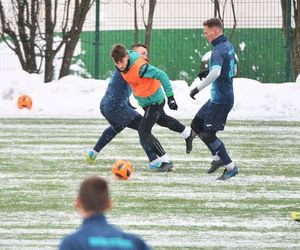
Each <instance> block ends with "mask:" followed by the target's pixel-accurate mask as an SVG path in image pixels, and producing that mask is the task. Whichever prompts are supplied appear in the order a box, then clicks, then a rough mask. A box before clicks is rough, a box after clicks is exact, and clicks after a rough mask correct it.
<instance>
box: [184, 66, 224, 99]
mask: <svg viewBox="0 0 300 250" xmlns="http://www.w3.org/2000/svg"><path fill="white" fill-rule="evenodd" d="M220 74H221V66H219V65H215V66H213V67H212V69H211V71H209V73H208V75H207V77H206V78H205V80H204V81H202V82H200V84H198V85H197V86H196V88H194V89H192V90H191V92H190V96H191V97H192V98H193V99H195V95H196V94H198V93H199V92H200V91H201V90H202V89H204V88H205V87H207V86H208V85H210V84H212V83H213V82H214V81H215V80H216V79H217V78H218V77H219V76H220Z"/></svg>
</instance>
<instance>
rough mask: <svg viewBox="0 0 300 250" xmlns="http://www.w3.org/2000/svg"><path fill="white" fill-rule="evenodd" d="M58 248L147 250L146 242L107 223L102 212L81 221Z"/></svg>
mask: <svg viewBox="0 0 300 250" xmlns="http://www.w3.org/2000/svg"><path fill="white" fill-rule="evenodd" d="M59 249H60V250H100V249H101V250H149V249H150V248H149V247H148V246H147V245H146V243H145V242H144V241H143V240H141V239H140V238H138V237H137V236H135V235H133V234H128V233H125V232H123V231H121V230H120V229H118V228H116V227H114V226H112V225H110V224H108V223H107V221H106V218H105V216H104V215H102V214H97V215H94V216H92V217H90V218H87V219H85V220H84V221H83V223H82V225H81V227H80V228H79V229H78V230H77V231H76V232H74V233H72V234H70V235H68V236H66V237H65V238H64V239H63V240H62V242H61V244H60V247H59Z"/></svg>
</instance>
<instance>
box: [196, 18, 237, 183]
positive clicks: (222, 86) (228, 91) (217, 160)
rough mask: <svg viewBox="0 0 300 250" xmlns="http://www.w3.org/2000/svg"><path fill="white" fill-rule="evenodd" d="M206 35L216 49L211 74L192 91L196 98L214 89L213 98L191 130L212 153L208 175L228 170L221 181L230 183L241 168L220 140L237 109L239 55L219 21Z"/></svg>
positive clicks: (214, 20) (213, 21)
mask: <svg viewBox="0 0 300 250" xmlns="http://www.w3.org/2000/svg"><path fill="white" fill-rule="evenodd" d="M203 26H204V35H205V37H206V38H207V40H208V41H209V42H211V44H212V45H213V50H212V54H211V57H210V60H209V74H208V75H207V77H206V79H205V80H204V81H202V82H201V83H200V84H199V85H198V86H197V87H196V88H194V89H192V90H191V93H190V96H191V97H192V98H193V99H195V98H194V96H195V95H196V94H197V93H198V92H199V91H200V90H202V89H203V88H205V87H206V86H208V85H209V84H212V85H211V98H210V100H208V101H207V102H206V103H205V104H204V105H203V106H202V107H201V108H200V110H199V111H198V113H197V114H196V116H195V117H194V119H193V121H192V123H191V127H192V129H193V130H194V131H195V132H196V134H197V135H198V136H199V137H200V139H201V140H202V141H203V142H204V143H205V144H206V146H207V147H208V148H209V149H210V151H211V153H212V156H213V161H212V166H211V168H210V169H209V170H208V173H212V172H214V171H216V170H217V169H218V168H219V167H220V166H224V167H225V169H224V172H223V174H222V175H221V176H220V177H219V178H218V179H219V180H226V179H229V178H231V177H233V176H235V175H237V174H238V168H237V167H236V166H235V165H234V163H233V162H232V160H231V158H230V156H229V155H228V153H227V151H226V149H225V145H224V143H223V142H222V141H221V140H220V139H219V138H218V137H217V136H216V133H217V132H218V131H222V130H224V127H225V123H226V120H227V116H228V113H229V112H230V110H231V109H232V107H233V103H234V94H233V85H232V83H233V81H232V78H233V77H234V76H235V74H236V63H235V58H234V57H235V52H234V48H233V46H232V44H231V43H230V42H229V41H228V40H227V38H226V37H225V36H224V35H223V23H222V22H221V20H220V19H218V18H212V19H209V20H207V21H205V22H204V23H203Z"/></svg>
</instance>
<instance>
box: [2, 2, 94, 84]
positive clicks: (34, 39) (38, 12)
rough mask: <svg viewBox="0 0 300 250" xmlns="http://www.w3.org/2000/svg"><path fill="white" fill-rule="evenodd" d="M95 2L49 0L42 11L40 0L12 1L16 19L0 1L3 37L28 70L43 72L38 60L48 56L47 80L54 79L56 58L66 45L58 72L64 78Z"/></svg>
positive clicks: (46, 66)
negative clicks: (59, 34)
mask: <svg viewBox="0 0 300 250" xmlns="http://www.w3.org/2000/svg"><path fill="white" fill-rule="evenodd" d="M59 2H60V3H59ZM94 2H95V0H64V1H63V3H62V1H58V0H49V1H48V0H47V1H44V3H43V4H44V12H43V11H42V8H41V5H42V3H41V1H40V0H30V1H28V0H11V6H12V10H13V13H11V15H12V17H13V18H8V17H7V14H8V13H6V12H5V10H4V8H3V2H2V0H0V21H1V22H0V25H1V26H0V33H1V37H2V39H3V40H4V41H5V42H6V44H7V45H8V46H9V48H11V49H12V50H13V51H14V52H15V53H16V55H17V56H18V59H19V61H20V63H21V66H22V68H23V69H24V70H25V71H28V72H30V73H33V72H35V73H38V72H40V68H38V66H37V62H36V60H37V58H39V57H40V58H41V60H42V59H43V58H45V72H44V82H50V81H51V80H53V75H54V65H53V62H54V58H55V56H56V55H57V53H58V52H59V51H60V50H61V49H62V48H63V46H64V55H63V60H62V65H61V68H60V74H59V78H61V77H63V76H66V75H68V74H69V68H70V66H71V62H72V57H73V54H74V50H75V47H76V45H77V42H78V40H79V38H80V33H81V31H82V28H83V24H84V21H85V18H86V15H87V13H88V11H89V9H90V7H91V6H92V4H93V3H94ZM59 4H60V5H61V7H60V8H59V7H58V5H59ZM58 9H60V12H59V11H58ZM61 9H63V11H62V12H61ZM72 10H73V12H72ZM41 20H45V22H44V23H43V25H44V32H42V29H41V27H40V26H42V25H40V21H41ZM59 31H60V32H61V36H62V39H61V41H60V42H59V43H58V44H56V43H54V36H55V33H56V32H59ZM41 43H42V45H40V44H41Z"/></svg>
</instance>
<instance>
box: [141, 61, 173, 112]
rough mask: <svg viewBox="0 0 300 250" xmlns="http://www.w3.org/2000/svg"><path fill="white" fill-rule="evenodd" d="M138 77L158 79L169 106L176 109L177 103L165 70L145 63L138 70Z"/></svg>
mask: <svg viewBox="0 0 300 250" xmlns="http://www.w3.org/2000/svg"><path fill="white" fill-rule="evenodd" d="M140 77H147V78H152V79H157V80H159V81H160V82H161V85H162V86H163V89H164V91H165V94H166V96H167V98H168V105H169V108H170V109H173V110H177V109H178V106H177V103H176V101H175V99H174V93H173V89H172V85H171V82H170V79H169V77H168V75H167V74H166V72H164V71H163V70H160V69H158V68H156V67H154V66H153V65H151V64H145V65H143V67H142V68H141V70H140Z"/></svg>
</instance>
